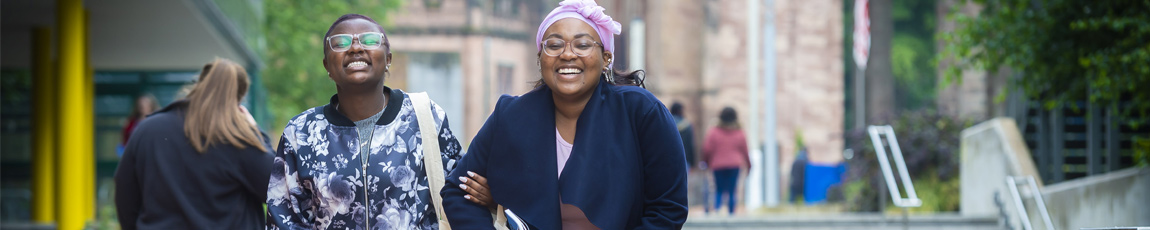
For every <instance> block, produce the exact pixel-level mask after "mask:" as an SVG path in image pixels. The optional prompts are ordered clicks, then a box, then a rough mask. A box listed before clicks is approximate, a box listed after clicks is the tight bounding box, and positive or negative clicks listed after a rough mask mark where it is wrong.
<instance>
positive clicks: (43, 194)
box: [32, 27, 56, 224]
mask: <svg viewBox="0 0 1150 230" xmlns="http://www.w3.org/2000/svg"><path fill="white" fill-rule="evenodd" d="M32 49H33V50H32V69H33V71H34V72H33V74H34V75H35V76H34V77H32V84H33V85H34V86H33V87H35V88H34V92H33V93H32V94H33V95H34V96H33V98H32V99H33V100H34V102H33V103H32V107H33V111H32V135H33V139H32V142H33V144H32V146H33V148H35V149H34V150H33V153H32V165H33V166H32V167H33V170H32V171H34V172H35V174H32V184H33V185H32V221H33V222H35V223H37V224H48V223H52V221H55V220H56V218H55V211H56V210H55V208H56V204H55V201H56V200H55V199H56V185H55V183H56V181H55V179H56V171H55V170H54V169H53V167H52V166H54V165H55V164H56V146H55V145H56V139H55V135H56V134H55V131H56V130H55V129H56V123H55V117H56V116H55V114H56V112H55V110H56V90H55V88H56V87H55V84H56V81H55V78H56V75H55V74H52V30H51V29H49V28H46V27H37V28H34V29H32Z"/></svg>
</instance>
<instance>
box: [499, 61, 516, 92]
mask: <svg viewBox="0 0 1150 230" xmlns="http://www.w3.org/2000/svg"><path fill="white" fill-rule="evenodd" d="M514 78H515V66H514V65H511V64H499V67H497V68H496V69H495V79H496V81H497V82H496V84H497V86H496V87H498V88H497V89H496V90H498V91H496V92H497V93H498V94H514V93H515V92H514V91H515V85H514V81H515V80H513V79H514Z"/></svg>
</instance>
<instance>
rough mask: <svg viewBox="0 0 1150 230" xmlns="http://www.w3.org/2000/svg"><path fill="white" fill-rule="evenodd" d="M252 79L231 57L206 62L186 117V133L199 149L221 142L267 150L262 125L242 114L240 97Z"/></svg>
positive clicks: (201, 151)
mask: <svg viewBox="0 0 1150 230" xmlns="http://www.w3.org/2000/svg"><path fill="white" fill-rule="evenodd" d="M250 82H251V81H250V79H248V74H247V71H245V70H244V67H242V66H240V65H239V64H236V63H235V62H232V61H230V60H227V59H222V58H216V60H215V61H213V62H212V63H209V64H207V65H204V69H203V71H202V72H200V79H199V81H198V82H196V84H195V86H193V87H192V91H191V92H188V96H187V100H188V110H187V116H186V118H185V119H184V135H186V136H188V139H190V140H191V141H192V147H195V148H196V151H197V152H200V153H203V152H204V151H205V150H206V149H207V148H208V147H209V146H212V145H213V144H217V143H229V144H231V145H233V146H235V147H236V148H240V149H243V148H246V146H254V147H256V148H257V149H259V150H260V151H265V152H266V151H267V147H265V146H264V144H263V139H262V138H261V137H260V131H259V128H257V127H256V126H255V125H254V124H252V123H251V122H249V121H248V118H247V115H244V114H242V113H240V100H241V99H243V97H244V95H246V94H247V92H248V85H249V84H250Z"/></svg>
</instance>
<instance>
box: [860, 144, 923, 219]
mask: <svg viewBox="0 0 1150 230" xmlns="http://www.w3.org/2000/svg"><path fill="white" fill-rule="evenodd" d="M867 133H869V134H870V139H871V143H873V144H874V149H875V153H876V155H878V163H879V166H880V167H882V174H883V178H885V179H886V186H887V190H889V191H890V198H891V200H892V201H894V205H895V206H898V207H903V208H909V207H918V206H922V200H920V199H918V194H917V193H915V192H914V183H911V181H910V174H909V173H907V170H906V162H905V161H903V159H902V149H900V148H899V146H898V138H897V137H896V136H895V135H894V128H891V127H890V126H889V125H883V126H875V125H872V126H868V127H867ZM880 135H885V136H886V139H887V143H888V145H889V146H890V151H891V156H892V158H894V165H895V167H897V169H898V174H899V179H902V186H903V187H904V188H905V189H906V194H907V197H906V198H903V197H902V193H901V192H899V189H898V183H897V182H896V181H895V180H894V175H892V174H893V172H891V168H890V162H888V160H887V157H886V148H885V147H883V146H884V145H883V142H882V138H880Z"/></svg>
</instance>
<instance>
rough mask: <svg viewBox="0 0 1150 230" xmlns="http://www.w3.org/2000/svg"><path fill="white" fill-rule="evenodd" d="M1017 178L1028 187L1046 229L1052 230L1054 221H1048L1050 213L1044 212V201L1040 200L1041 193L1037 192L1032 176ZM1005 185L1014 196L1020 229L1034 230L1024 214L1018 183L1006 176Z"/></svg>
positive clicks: (1028, 217) (1024, 209) (1024, 207)
mask: <svg viewBox="0 0 1150 230" xmlns="http://www.w3.org/2000/svg"><path fill="white" fill-rule="evenodd" d="M1019 178H1021V179H1022V180H1023V181H1025V183H1026V184H1027V185H1029V187H1030V194H1031V197H1032V198H1034V203H1036V204H1037V205H1038V214H1039V215H1042V221H1043V223H1044V224H1046V229H1050V230H1054V221H1052V220H1051V219H1050V213H1049V212H1047V210H1046V201H1045V199H1043V198H1042V192H1041V191H1038V184H1037V183H1035V182H1034V176H1026V177H1019ZM1006 185H1007V186H1006V187H1007V188H1009V189H1010V194H1011V195H1012V196H1014V205H1015V206H1016V207H1018V209H1017V210H1018V219H1022V229H1025V230H1031V229H1034V226H1032V225H1031V224H1030V215H1029V214H1028V213H1027V212H1026V206H1025V205H1024V204H1023V203H1022V195H1020V194H1019V193H1018V181H1016V180H1015V179H1014V177H1013V176H1007V177H1006Z"/></svg>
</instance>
